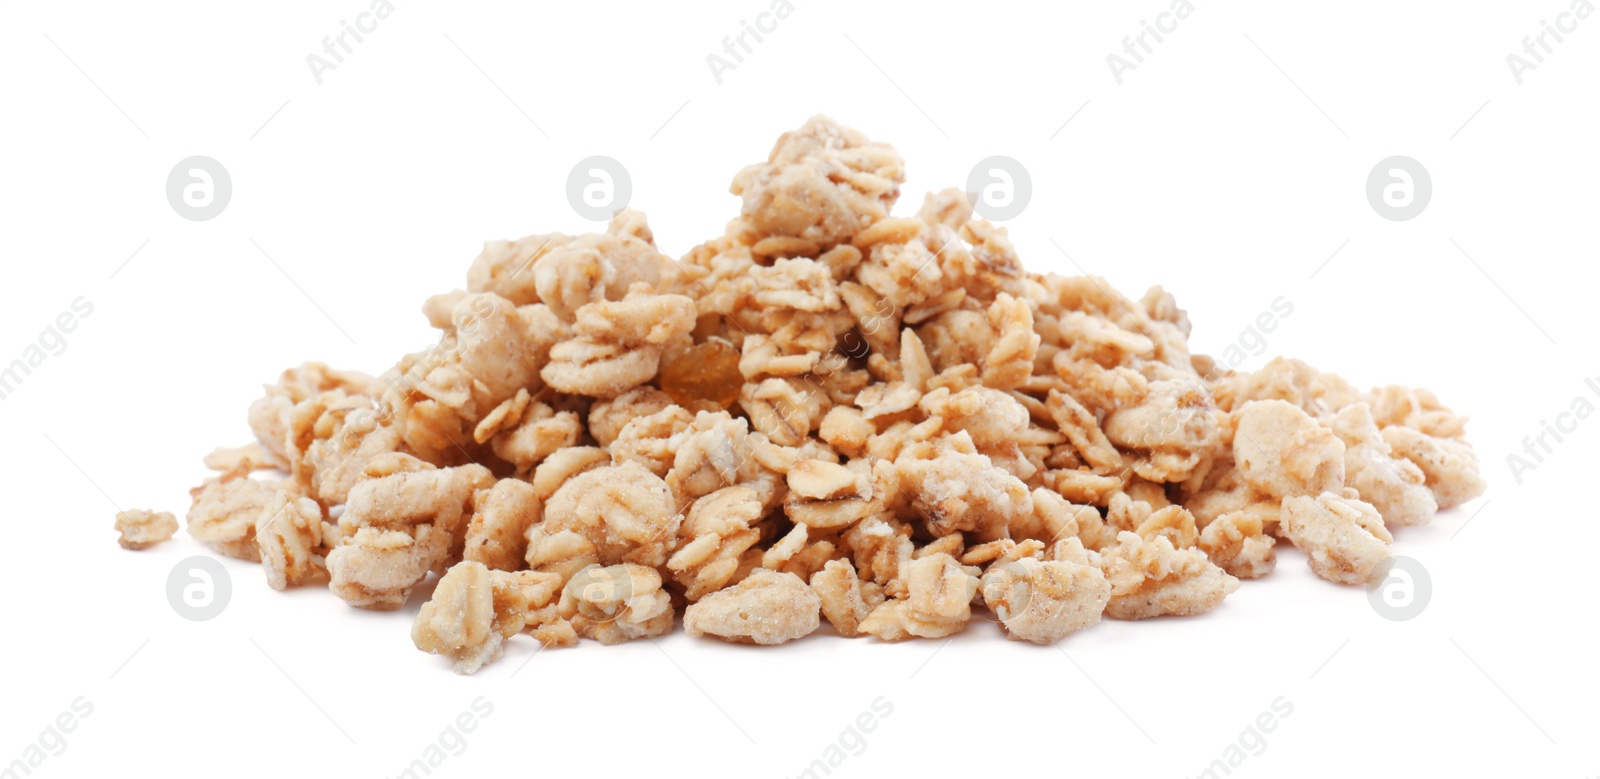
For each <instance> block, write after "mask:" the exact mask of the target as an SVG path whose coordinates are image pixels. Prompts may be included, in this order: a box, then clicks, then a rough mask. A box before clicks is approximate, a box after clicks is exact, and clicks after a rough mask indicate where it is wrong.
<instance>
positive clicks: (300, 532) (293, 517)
mask: <svg viewBox="0 0 1600 779" xmlns="http://www.w3.org/2000/svg"><path fill="white" fill-rule="evenodd" d="M322 530H323V516H322V507H321V506H318V505H317V502H316V501H314V500H312V499H310V498H301V497H297V496H295V495H293V494H291V493H289V492H286V491H283V490H279V491H278V492H277V493H275V494H274V495H273V496H272V498H271V499H270V500H268V501H267V504H266V506H264V507H263V509H262V519H261V521H260V522H258V523H257V525H256V543H257V544H258V545H259V547H260V555H261V569H262V570H263V571H264V572H266V575H267V586H269V587H271V588H272V589H274V590H285V589H288V588H290V587H293V586H296V585H299V584H304V583H305V582H308V581H311V580H312V579H316V578H321V577H322V576H324V575H326V574H327V565H326V562H325V553H326V546H327V544H326V543H325V542H324V540H323V538H322Z"/></svg>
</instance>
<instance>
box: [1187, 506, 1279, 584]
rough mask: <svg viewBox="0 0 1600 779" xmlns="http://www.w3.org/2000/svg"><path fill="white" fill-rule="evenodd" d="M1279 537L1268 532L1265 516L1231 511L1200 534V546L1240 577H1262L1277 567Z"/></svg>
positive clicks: (1230, 573) (1230, 571)
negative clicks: (1262, 517) (1276, 537)
mask: <svg viewBox="0 0 1600 779" xmlns="http://www.w3.org/2000/svg"><path fill="white" fill-rule="evenodd" d="M1276 545H1277V539H1275V538H1273V537H1272V536H1271V535H1270V534H1268V533H1267V532H1266V528H1265V526H1264V523H1263V522H1262V519H1261V515H1260V514H1259V513H1256V512H1250V511H1231V512H1228V513H1226V514H1223V515H1222V516H1220V517H1217V518H1216V519H1215V520H1213V521H1212V522H1211V523H1210V524H1207V525H1206V529H1205V530H1204V531H1202V532H1201V533H1200V549H1201V550H1202V551H1204V552H1205V553H1206V557H1209V558H1211V562H1213V563H1215V564H1216V565H1217V567H1218V568H1221V569H1222V570H1224V571H1227V572H1228V574H1229V575H1230V576H1237V577H1238V578H1240V579H1259V578H1261V577H1262V576H1266V575H1267V574H1269V573H1272V569H1273V568H1275V567H1277V563H1278V555H1277V552H1276V551H1275V550H1274V547H1275V546H1276Z"/></svg>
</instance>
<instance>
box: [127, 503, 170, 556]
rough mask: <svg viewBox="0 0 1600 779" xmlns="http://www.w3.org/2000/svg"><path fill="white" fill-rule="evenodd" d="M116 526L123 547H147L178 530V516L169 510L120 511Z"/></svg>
mask: <svg viewBox="0 0 1600 779" xmlns="http://www.w3.org/2000/svg"><path fill="white" fill-rule="evenodd" d="M116 528H117V543H118V544H120V545H121V546H122V548H123V549H147V548H149V547H152V546H155V545H156V544H159V543H161V542H162V541H165V540H167V539H169V538H171V537H172V534H173V533H176V532H178V518H177V517H174V516H172V512H169V511H162V512H155V511H150V510H148V509H132V510H129V511H118V512H117V524H116Z"/></svg>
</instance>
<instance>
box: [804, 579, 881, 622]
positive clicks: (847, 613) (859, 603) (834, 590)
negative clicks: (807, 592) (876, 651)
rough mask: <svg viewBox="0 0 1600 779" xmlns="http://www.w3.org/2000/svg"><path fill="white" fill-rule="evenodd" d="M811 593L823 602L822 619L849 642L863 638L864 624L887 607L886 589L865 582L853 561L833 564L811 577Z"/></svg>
mask: <svg viewBox="0 0 1600 779" xmlns="http://www.w3.org/2000/svg"><path fill="white" fill-rule="evenodd" d="M811 589H812V590H813V591H815V592H816V593H817V597H819V598H821V599H822V616H824V617H826V618H827V619H828V624H830V625H832V626H833V629H834V631H835V632H837V633H838V634H839V635H841V636H844V637H845V638H855V637H856V636H859V635H861V622H862V621H863V620H865V619H866V618H867V615H868V614H871V613H872V610H873V609H875V608H877V607H878V605H879V604H881V603H883V588H882V587H879V586H878V585H876V584H873V583H872V582H863V581H861V579H860V578H858V577H857V576H856V569H855V566H852V565H851V564H850V561H849V560H830V561H828V562H827V564H825V565H823V566H822V569H821V570H819V571H817V572H816V573H814V574H811Z"/></svg>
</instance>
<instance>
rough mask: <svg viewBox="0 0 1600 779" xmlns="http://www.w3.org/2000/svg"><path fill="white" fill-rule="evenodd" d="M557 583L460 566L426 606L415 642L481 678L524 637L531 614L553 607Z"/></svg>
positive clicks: (458, 670) (526, 574) (468, 564)
mask: <svg viewBox="0 0 1600 779" xmlns="http://www.w3.org/2000/svg"><path fill="white" fill-rule="evenodd" d="M556 584H557V583H556V582H555V581H554V579H553V577H550V576H549V575H547V574H538V573H534V572H532V571H522V572H520V573H509V572H506V571H496V570H491V569H489V568H487V567H485V566H484V565H483V564H481V563H477V562H473V561H470V560H468V561H463V562H460V563H457V564H456V565H454V566H452V567H451V568H450V570H449V571H447V572H446V573H445V575H444V576H443V577H442V578H440V579H439V584H438V586H437V587H435V588H434V590H433V597H432V598H431V599H429V600H428V602H427V603H424V604H422V610H421V611H420V612H418V614H417V621H416V622H415V623H414V624H413V625H412V628H411V641H412V643H414V644H416V645H417V648H418V649H421V650H422V651H424V652H428V653H430V654H439V655H444V656H445V657H447V658H449V659H450V660H451V661H452V662H451V668H453V669H454V670H455V672H456V673H459V674H470V673H476V672H477V671H478V670H479V669H480V668H482V667H483V666H484V665H486V664H488V663H491V662H494V661H495V660H496V659H499V657H500V655H501V653H502V652H503V651H504V649H505V641H506V639H508V638H511V637H512V636H515V635H516V634H517V633H520V632H522V629H523V628H524V627H525V626H526V625H527V623H528V616H529V613H530V612H532V611H534V610H536V609H540V608H543V607H545V606H547V605H548V604H549V602H550V601H551V600H552V599H553V598H554V597H555V593H556Z"/></svg>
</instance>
